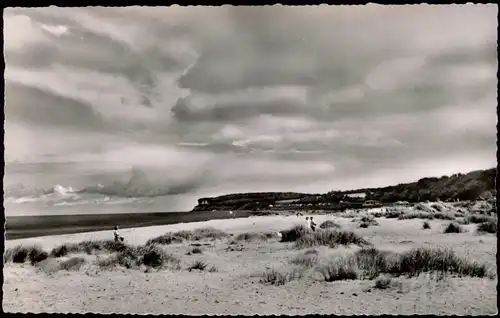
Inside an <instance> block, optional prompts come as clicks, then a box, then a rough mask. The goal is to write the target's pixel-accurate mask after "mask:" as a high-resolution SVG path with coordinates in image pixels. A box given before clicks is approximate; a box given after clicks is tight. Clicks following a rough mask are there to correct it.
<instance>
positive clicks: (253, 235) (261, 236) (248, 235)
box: [233, 232, 278, 242]
mask: <svg viewBox="0 0 500 318" xmlns="http://www.w3.org/2000/svg"><path fill="white" fill-rule="evenodd" d="M277 237H278V234H277V233H273V232H245V233H241V234H238V235H237V236H236V237H234V239H233V241H236V242H241V241H245V242H251V241H267V240H270V239H273V238H277Z"/></svg>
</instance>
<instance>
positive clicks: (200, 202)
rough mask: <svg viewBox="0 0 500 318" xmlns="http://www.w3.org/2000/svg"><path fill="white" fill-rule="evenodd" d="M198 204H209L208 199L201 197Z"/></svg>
mask: <svg viewBox="0 0 500 318" xmlns="http://www.w3.org/2000/svg"><path fill="white" fill-rule="evenodd" d="M198 204H200V205H207V204H208V200H207V199H201V200H200V201H199V202H198Z"/></svg>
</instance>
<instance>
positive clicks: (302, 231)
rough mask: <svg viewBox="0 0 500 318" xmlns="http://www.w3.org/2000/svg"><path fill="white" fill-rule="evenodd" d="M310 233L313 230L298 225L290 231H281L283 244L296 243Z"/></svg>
mask: <svg viewBox="0 0 500 318" xmlns="http://www.w3.org/2000/svg"><path fill="white" fill-rule="evenodd" d="M310 232H311V230H310V229H308V228H306V227H305V226H304V225H296V226H294V227H292V228H290V229H288V230H284V231H281V242H295V241H297V240H298V239H299V238H301V237H303V236H305V235H306V234H308V233H310Z"/></svg>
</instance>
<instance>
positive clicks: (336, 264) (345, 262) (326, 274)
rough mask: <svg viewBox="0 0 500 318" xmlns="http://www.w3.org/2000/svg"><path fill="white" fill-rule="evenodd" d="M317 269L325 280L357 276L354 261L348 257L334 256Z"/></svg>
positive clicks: (350, 278)
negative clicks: (334, 257)
mask: <svg viewBox="0 0 500 318" xmlns="http://www.w3.org/2000/svg"><path fill="white" fill-rule="evenodd" d="M317 271H318V272H319V273H320V274H321V275H322V276H323V279H324V280H325V281H327V282H332V281H337V280H353V279H357V278H358V268H357V266H356V263H355V261H353V259H352V258H350V257H339V258H336V259H334V260H332V261H331V262H329V263H328V264H326V265H324V266H320V267H318V268H317Z"/></svg>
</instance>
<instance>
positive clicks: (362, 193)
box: [346, 192, 366, 199]
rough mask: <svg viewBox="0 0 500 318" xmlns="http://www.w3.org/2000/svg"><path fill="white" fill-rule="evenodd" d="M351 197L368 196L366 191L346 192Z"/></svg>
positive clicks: (362, 197)
mask: <svg viewBox="0 0 500 318" xmlns="http://www.w3.org/2000/svg"><path fill="white" fill-rule="evenodd" d="M346 195H347V196H348V197H349V198H361V199H364V198H365V197H366V192H356V193H349V194H346Z"/></svg>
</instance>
